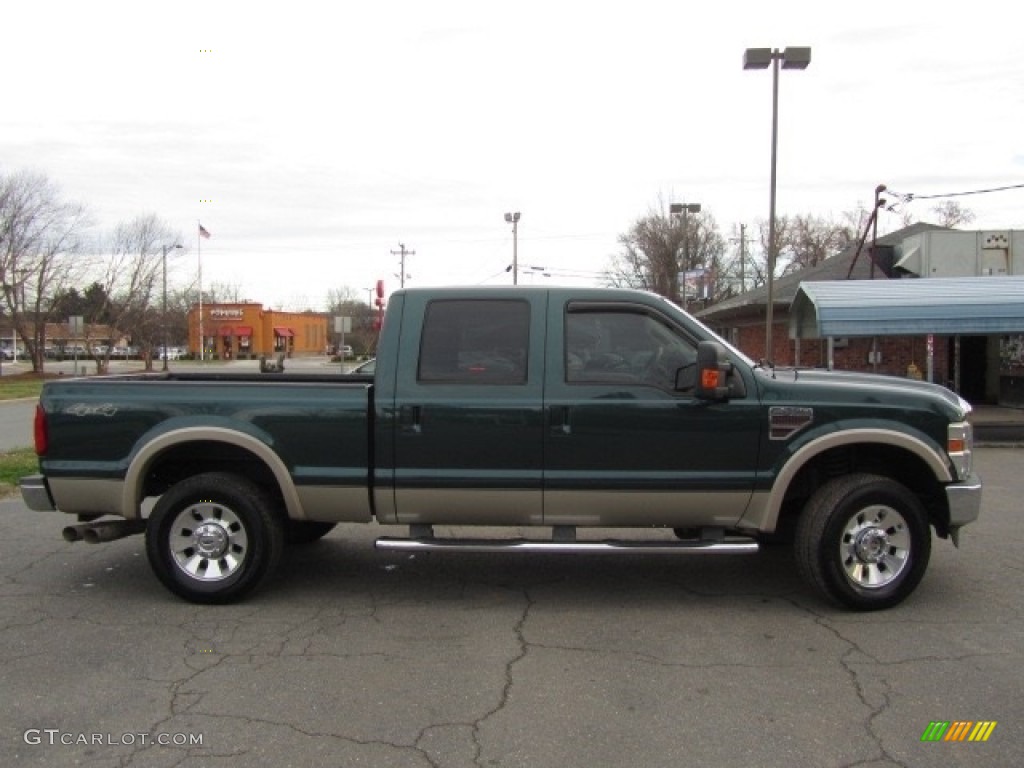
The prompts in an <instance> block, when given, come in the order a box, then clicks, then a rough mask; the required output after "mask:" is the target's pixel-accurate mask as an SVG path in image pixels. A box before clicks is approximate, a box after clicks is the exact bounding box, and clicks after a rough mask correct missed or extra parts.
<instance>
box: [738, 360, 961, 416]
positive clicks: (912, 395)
mask: <svg viewBox="0 0 1024 768" xmlns="http://www.w3.org/2000/svg"><path fill="white" fill-rule="evenodd" d="M758 373H759V374H763V376H762V378H761V379H760V382H761V384H762V390H763V392H764V394H765V396H766V399H772V398H771V394H770V393H772V392H773V391H777V390H778V389H779V388H780V387H781V388H782V389H783V390H785V391H786V397H785V399H791V398H793V397H794V396H795V397H797V398H799V397H800V395H801V394H803V395H804V396H806V397H809V398H811V399H822V400H826V401H828V400H833V401H836V402H837V403H838V402H846V403H848V404H854V403H861V404H864V405H872V404H875V405H884V406H889V407H893V406H896V407H906V408H908V409H912V410H923V411H931V412H938V413H941V414H942V415H943V416H944V417H945V418H946V419H948V420H949V421H951V422H956V421H963V420H964V419H965V418H967V414H968V413H970V412H971V406H970V403H968V402H967V401H966V400H964V399H963V398H962V397H960V396H959V395H958V394H956V393H955V392H953V391H951V390H949V389H947V388H946V387H943V386H940V385H938V384H931V383H929V382H927V381H917V380H916V379H904V378H901V377H898V376H886V375H882V374H874V373H855V372H852V371H825V370H820V369H808V368H805V369H799V368H776V369H775V371H774V375H773V372H772V371H771V370H770V369H769V370H764V369H758Z"/></svg>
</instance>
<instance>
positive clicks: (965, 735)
mask: <svg viewBox="0 0 1024 768" xmlns="http://www.w3.org/2000/svg"><path fill="white" fill-rule="evenodd" d="M996 725H997V721H996V720H978V721H974V720H953V721H952V722H951V721H949V720H933V721H932V722H930V723H928V727H927V728H925V729H924V733H922V734H921V741H988V737H989V736H991V735H992V731H994V730H995V729H996Z"/></svg>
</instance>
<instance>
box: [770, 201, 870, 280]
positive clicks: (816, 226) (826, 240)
mask: <svg viewBox="0 0 1024 768" xmlns="http://www.w3.org/2000/svg"><path fill="white" fill-rule="evenodd" d="M855 237H856V234H855V230H853V229H852V228H851V227H848V226H846V225H844V224H840V223H837V222H834V221H829V220H827V219H823V218H821V217H819V216H813V215H806V216H794V217H793V219H792V220H791V221H790V222H788V224H787V231H786V250H787V252H788V257H789V258H788V262H787V264H786V266H785V267H784V268H783V270H782V273H783V274H786V273H788V272H797V271H799V270H801V269H807V268H808V267H816V266H817V265H818V264H820V263H821V262H823V261H824V260H825V259H827V258H828V257H829V256H832V255H834V254H836V253H838V252H839V251H841V250H842V249H843V248H845V247H846V246H848V245H849V244H850V243H851V242H854V240H855Z"/></svg>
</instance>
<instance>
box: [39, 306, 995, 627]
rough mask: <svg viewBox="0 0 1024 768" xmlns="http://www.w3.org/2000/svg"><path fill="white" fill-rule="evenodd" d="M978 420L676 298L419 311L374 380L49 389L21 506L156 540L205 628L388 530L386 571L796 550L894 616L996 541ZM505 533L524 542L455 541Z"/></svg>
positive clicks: (149, 545) (188, 377)
mask: <svg viewBox="0 0 1024 768" xmlns="http://www.w3.org/2000/svg"><path fill="white" fill-rule="evenodd" d="M969 411H970V406H969V405H968V404H967V403H965V402H964V401H963V400H962V399H960V398H959V397H957V395H955V394H953V393H952V392H950V391H948V390H946V389H944V388H942V387H938V386H935V385H931V384H925V383H921V382H917V381H912V380H904V379H897V378H889V377H881V376H867V375H854V374H845V373H830V372H825V371H812V370H791V369H790V370H781V369H773V368H771V367H770V366H766V365H764V364H757V363H754V362H753V361H752V360H749V359H748V358H746V357H745V356H744V355H743V354H742V353H741V352H739V351H738V350H736V349H734V348H732V347H731V346H729V345H728V344H727V343H726V342H724V341H723V340H722V339H720V338H718V337H717V336H715V334H714V333H712V332H711V331H710V330H709V329H708V328H706V327H704V326H703V325H701V324H700V323H699V322H697V321H696V320H695V319H694V318H692V317H690V316H689V315H687V314H686V313H684V312H682V311H681V310H680V309H679V308H678V307H677V306H675V305H674V304H672V303H670V302H668V301H666V300H665V299H663V298H661V297H658V296H655V295H653V294H648V293H642V292H636V291H624V290H604V289H569V288H543V289H542V288H533V287H530V288H527V287H508V288H495V289H487V288H484V289H480V288H476V289H468V288H441V289H418V290H404V291H400V292H398V293H396V294H394V295H393V296H392V298H391V301H390V303H389V306H388V310H387V316H386V318H385V323H384V328H383V332H382V335H381V338H380V343H379V348H378V355H377V362H376V372H375V374H374V375H373V376H372V377H370V376H358V375H357V376H344V375H341V374H334V375H315V374H294V373H287V372H286V373H280V374H275V375H273V376H267V375H262V376H261V375H260V374H258V373H252V374H246V373H239V374H226V373H201V374H185V373H170V374H167V373H164V374H138V375H130V376H109V377H102V378H99V377H96V378H89V379H70V380H64V381H55V382H50V383H47V384H46V386H45V387H44V389H43V393H42V396H41V398H40V404H39V408H38V410H37V415H36V423H35V436H36V451H37V453H38V454H39V463H40V470H41V474H39V475H33V476H32V477H29V478H26V479H25V480H23V482H22V485H21V488H22V495H23V497H24V499H25V501H26V503H27V505H28V506H29V507H30V508H32V509H36V510H60V511H62V512H65V513H68V514H72V515H76V516H77V517H78V522H77V523H76V524H74V525H69V526H68V527H66V528H65V529H64V536H65V538H66V539H68V540H70V541H75V540H79V539H84V540H86V541H92V542H96V541H108V540H111V539H115V538H120V537H122V536H125V535H128V534H132V533H145V536H146V550H147V553H148V557H149V560H150V563H151V565H152V567H153V570H154V571H155V573H156V575H157V577H158V578H159V579H160V580H161V581H162V582H163V584H165V585H166V586H167V587H168V588H169V589H170V590H171V591H173V592H174V593H176V594H178V595H180V596H181V597H183V598H185V599H187V600H192V601H195V602H202V603H222V602H229V601H232V600H236V599H238V598H240V597H242V596H243V595H245V594H247V593H249V592H250V591H251V590H252V589H253V588H255V587H256V586H258V585H259V584H260V583H262V582H263V581H265V580H266V579H267V577H268V576H270V574H271V573H272V572H273V570H274V567H275V565H276V563H277V561H278V559H279V557H280V555H281V552H282V549H283V548H284V547H285V546H288V545H289V544H290V543H298V542H303V541H310V540H313V539H316V538H318V537H320V536H323V535H324V534H325V533H327V532H328V531H330V530H331V529H332V527H334V526H335V525H336V524H337V523H369V522H371V521H376V522H377V523H380V524H387V525H396V526H406V527H407V530H408V533H407V535H401V536H394V537H390V536H389V537H382V538H380V539H378V540H377V547H378V548H382V549H388V550H405V551H414V552H415V551H458V552H466V551H469V552H495V553H497V552H526V553H540V552H552V553H562V554H573V553H594V552H598V553H609V554H621V553H629V554H634V555H635V554H637V553H641V554H644V555H650V556H652V557H653V556H659V557H661V556H669V555H672V554H695V553H696V554H713V553H727V554H728V553H750V552H756V551H757V549H758V546H759V544H760V543H762V542H763V541H765V540H768V539H791V540H792V542H793V545H794V548H795V553H796V562H797V566H798V568H799V570H800V571H801V573H802V575H803V576H804V577H805V578H806V580H807V582H808V583H809V584H810V585H812V586H813V587H815V588H817V589H818V590H820V592H821V593H823V595H824V596H825V597H827V598H828V599H830V600H832V601H835V602H837V603H839V604H841V605H845V606H847V607H850V608H854V609H860V610H872V609H879V608H886V607H889V606H892V605H895V604H896V603H898V602H900V601H901V600H903V599H904V598H906V597H907V595H909V594H910V593H911V592H912V591H913V590H914V588H915V587H916V586H917V584H918V583H919V582H920V580H921V578H922V576H923V575H924V572H925V569H926V567H927V565H928V559H929V554H930V551H931V530H932V529H934V530H935V533H936V534H937V535H938V536H939V537H941V538H952V539H953V541H954V543H955V542H957V537H958V534H959V531H960V528H961V527H962V526H964V525H966V524H967V523H970V522H971V521H973V520H975V519H976V518H977V517H978V514H979V510H980V504H981V482H980V480H979V479H978V477H977V476H976V475H975V473H974V471H973V468H972V448H973V445H972V443H973V438H972V432H971V426H970V424H969V423H968V421H967V415H968V413H969ZM107 516H114V519H111V518H110V517H107ZM435 526H444V529H443V531H435ZM481 527H486V528H488V529H493V528H494V527H501V528H503V529H505V530H506V531H508V533H507V534H502V535H499V536H497V537H495V536H494V532H493V530H488V531H486V532H484V534H486V535H484V534H480V535H476V536H462V535H455V532H456V531H466V530H468V531H474V530H477V531H479V530H481ZM523 529H533V530H535V531H536V535H534V536H526V537H525V538H524V537H523V535H524V534H523V533H522V530H523ZM587 529H592V530H587ZM593 529H601V530H600V531H599V530H593ZM604 530H609V531H610V534H609V535H610V538H602V533H603V531H604ZM401 533H405V531H401ZM442 533H444V534H446V535H441V534H442ZM578 534H579V535H578Z"/></svg>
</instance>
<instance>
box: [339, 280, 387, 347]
mask: <svg viewBox="0 0 1024 768" xmlns="http://www.w3.org/2000/svg"><path fill="white" fill-rule="evenodd" d="M327 313H328V315H329V316H330V317H332V318H334V317H350V318H352V330H351V332H349V333H346V334H345V344H348V345H350V346H351V347H352V348H353V350H355V352H356V353H357V354H359V353H364V354H372V353H373V351H374V349H375V348H376V346H377V331H376V329H375V328H374V324H373V321H374V318H375V317H376V310H375V308H374V307H373V306H372V305H370V304H368V303H367V302H366V301H365V300H364V299H360V298H359V293H358V292H357V291H356V290H355V289H354V288H351V287H349V286H347V285H346V286H342V287H341V288H331V289H329V290H328V291H327ZM328 331H329V335H330V336H331V337H332V343H333V344H335V345H337V344H340V343H341V338H340V335H336V334H335V333H334V325H333V320H331V327H330V328H329V329H328ZM339 354H340V350H339Z"/></svg>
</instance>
